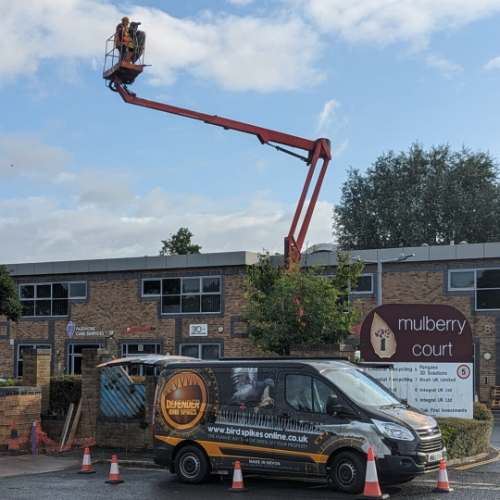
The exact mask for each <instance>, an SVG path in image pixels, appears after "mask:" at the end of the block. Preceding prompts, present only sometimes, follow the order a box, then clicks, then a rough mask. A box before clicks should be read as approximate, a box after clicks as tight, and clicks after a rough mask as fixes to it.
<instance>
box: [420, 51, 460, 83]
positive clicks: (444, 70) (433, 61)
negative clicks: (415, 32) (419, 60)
mask: <svg viewBox="0 0 500 500" xmlns="http://www.w3.org/2000/svg"><path fill="white" fill-rule="evenodd" d="M426 64H427V67H429V68H434V69H437V70H438V71H439V72H440V73H441V74H442V75H443V76H444V77H445V78H452V77H454V76H456V75H458V74H460V73H462V71H463V68H462V67H461V66H459V65H458V64H455V63H452V62H451V61H448V60H447V59H445V58H443V57H439V56H437V55H430V56H428V57H427V58H426Z"/></svg>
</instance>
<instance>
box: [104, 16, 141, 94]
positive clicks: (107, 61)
mask: <svg viewBox="0 0 500 500" xmlns="http://www.w3.org/2000/svg"><path fill="white" fill-rule="evenodd" d="M131 24H136V25H137V24H140V23H131ZM136 28H137V26H136ZM131 35H132V39H133V49H132V50H129V51H127V54H126V56H124V57H122V53H121V51H120V47H119V45H118V44H117V43H116V34H113V35H111V36H110V37H109V38H108V39H107V40H106V54H105V57H104V70H103V74H102V77H103V78H104V79H105V80H107V81H108V83H107V86H108V87H109V88H110V89H111V90H115V89H114V82H115V80H116V79H117V78H119V80H120V81H121V82H122V83H124V84H126V85H131V84H132V83H134V81H135V79H136V78H137V76H139V75H140V74H141V73H142V70H143V69H144V66H145V64H144V52H145V49H146V33H145V32H144V31H139V30H137V29H135V30H131Z"/></svg>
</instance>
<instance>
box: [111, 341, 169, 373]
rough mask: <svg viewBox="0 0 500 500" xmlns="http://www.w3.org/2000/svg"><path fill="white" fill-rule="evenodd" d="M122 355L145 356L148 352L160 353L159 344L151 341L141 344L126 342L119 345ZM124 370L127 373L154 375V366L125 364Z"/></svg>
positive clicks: (125, 356) (151, 353) (126, 356)
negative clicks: (150, 342)
mask: <svg viewBox="0 0 500 500" xmlns="http://www.w3.org/2000/svg"><path fill="white" fill-rule="evenodd" d="M121 351H122V357H124V358H128V357H134V356H147V355H148V354H150V355H153V354H162V352H161V344H160V343H153V344H141V343H136V344H132V343H126V344H122V346H121ZM124 368H125V370H126V372H127V373H128V374H129V375H146V376H152V375H156V374H157V373H156V371H155V367H154V366H147V365H134V366H125V367H124Z"/></svg>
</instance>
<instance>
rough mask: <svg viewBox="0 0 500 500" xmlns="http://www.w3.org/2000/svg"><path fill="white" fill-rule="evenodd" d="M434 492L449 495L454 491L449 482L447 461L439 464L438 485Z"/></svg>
mask: <svg viewBox="0 0 500 500" xmlns="http://www.w3.org/2000/svg"><path fill="white" fill-rule="evenodd" d="M432 491H434V492H441V493H449V492H450V491H453V489H452V488H450V483H449V482H448V473H447V472H446V461H445V460H441V462H439V476H438V484H437V486H436V487H435V488H434V489H433V490H432Z"/></svg>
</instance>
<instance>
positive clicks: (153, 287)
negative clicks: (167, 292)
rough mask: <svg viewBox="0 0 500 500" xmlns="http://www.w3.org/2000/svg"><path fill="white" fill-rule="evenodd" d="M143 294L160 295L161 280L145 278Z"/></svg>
mask: <svg viewBox="0 0 500 500" xmlns="http://www.w3.org/2000/svg"><path fill="white" fill-rule="evenodd" d="M142 294H143V295H160V294H161V280H144V281H143V282H142Z"/></svg>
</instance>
